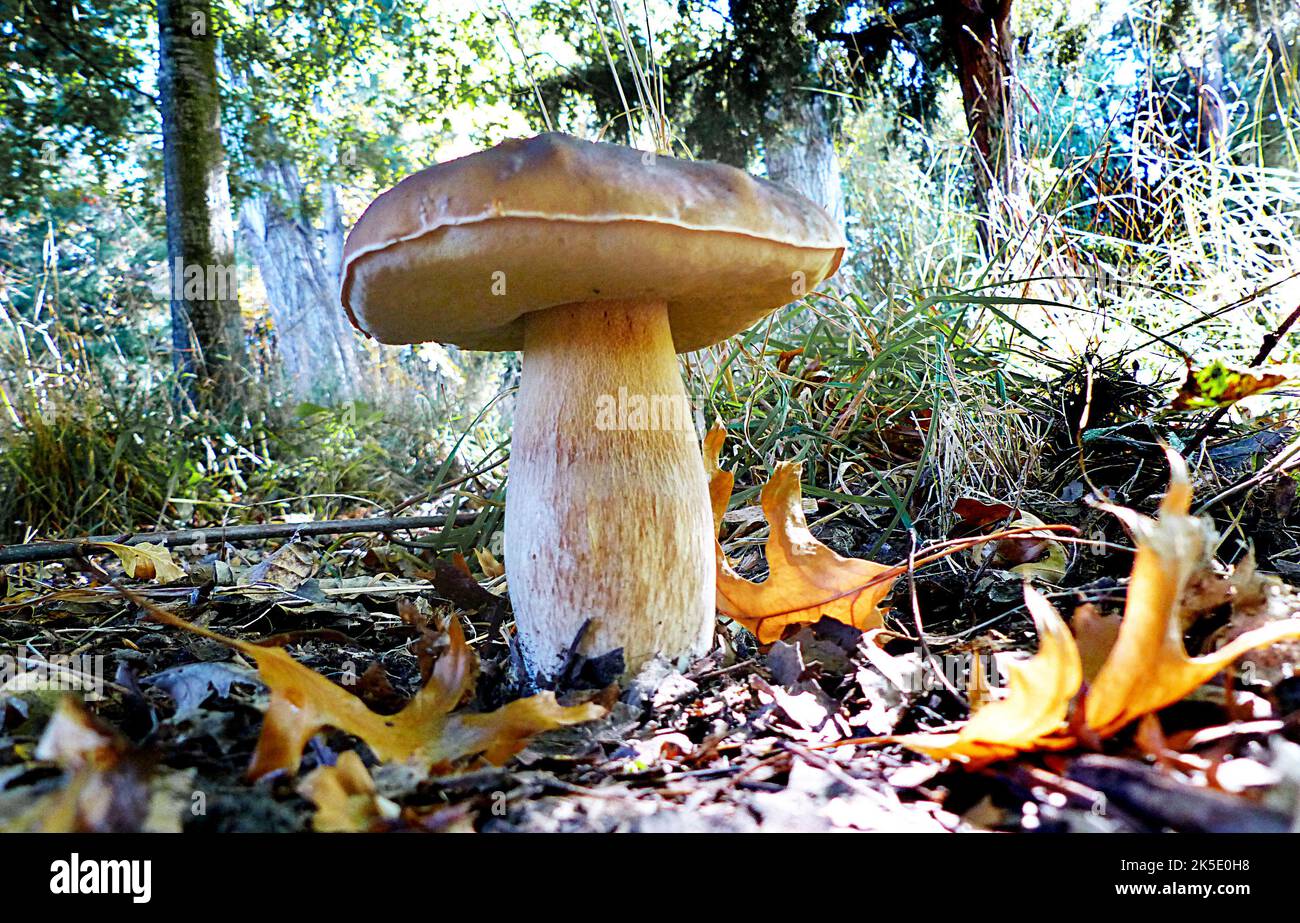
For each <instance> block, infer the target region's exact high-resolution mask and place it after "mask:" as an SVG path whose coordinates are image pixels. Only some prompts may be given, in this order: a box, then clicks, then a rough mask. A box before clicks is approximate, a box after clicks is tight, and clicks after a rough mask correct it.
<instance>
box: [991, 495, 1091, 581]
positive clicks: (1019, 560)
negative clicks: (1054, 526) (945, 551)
mask: <svg viewBox="0 0 1300 923" xmlns="http://www.w3.org/2000/svg"><path fill="white" fill-rule="evenodd" d="M995 521H996V520H995ZM1045 525H1046V523H1044V522H1043V521H1042V520H1041V519H1039V518H1038V517H1037V516H1035V515H1034V514H1033V513H1026V512H1023V511H1020V512H1019V514H1018V516H1017V518H1016V519H1014V520H1012V521H1011V522H1010V523H1009V524H1008V525H1007V528H1008V529H1033V528H1035V527H1036V526H1045ZM970 554H971V559H972V560H973V561H975V563H976V564H977V565H978V564H985V563H987V564H988V565H989V566H990V567H996V568H999V569H1002V570H1008V571H1010V572H1011V573H1013V574H1019V575H1020V576H1022V577H1026V578H1029V579H1037V580H1043V581H1045V582H1047V583H1060V582H1061V580H1062V579H1064V577H1065V572H1066V569H1067V567H1068V561H1067V559H1066V555H1065V546H1064V545H1063V544H1061V543H1060V542H1058V541H1056V540H1055V539H1054V538H1053V537H1052V533H1050V532H1046V531H1044V532H1034V531H1027V532H1025V533H1023V534H1022V535H1017V536H1015V537H1013V538H1003V539H999V540H997V541H995V542H981V543H980V544H978V545H974V546H972V547H971V550H970Z"/></svg>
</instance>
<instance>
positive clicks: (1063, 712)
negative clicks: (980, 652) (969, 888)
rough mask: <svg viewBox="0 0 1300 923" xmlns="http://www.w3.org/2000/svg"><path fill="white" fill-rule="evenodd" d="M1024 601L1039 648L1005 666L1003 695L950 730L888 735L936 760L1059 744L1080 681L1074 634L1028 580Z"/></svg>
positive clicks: (1063, 743)
mask: <svg viewBox="0 0 1300 923" xmlns="http://www.w3.org/2000/svg"><path fill="white" fill-rule="evenodd" d="M1025 605H1026V606H1027V607H1028V609H1029V614H1030V616H1032V617H1033V620H1034V626H1035V627H1036V628H1037V629H1038V653H1036V654H1035V655H1034V656H1033V657H1031V658H1030V659H1029V660H1026V661H1023V662H1020V663H1009V664H1007V666H1006V673H1007V694H1006V696H1005V697H1004V698H1002V699H999V700H996V701H993V702H989V703H988V704H987V705H985V706H984V707H983V708H981V709H979V710H978V711H976V712H975V714H973V715H972V716H971V718H970V720H969V721H967V722H966V723H965V724H964V725H962V727H961V730H959V731H956V732H952V733H922V734H906V735H903V736H901V737H893V738H890V740H892V741H894V742H896V743H901V744H903V745H904V746H905V747H907V748H909V749H911V750H917V751H919V752H921V753H925V754H927V755H929V756H931V757H934V758H935V759H954V760H958V761H961V762H966V761H970V762H976V763H981V762H989V761H991V760H996V759H1001V758H1004V757H1008V756H1012V755H1014V754H1015V753H1018V752H1019V751H1021V750H1036V749H1061V748H1063V747H1068V746H1070V745H1072V744H1073V740H1072V739H1071V738H1070V737H1069V736H1068V735H1067V734H1066V733H1065V732H1066V728H1067V720H1068V717H1069V711H1070V702H1071V701H1072V700H1073V699H1074V696H1075V694H1076V693H1077V692H1078V691H1079V685H1080V683H1081V682H1082V681H1083V669H1082V665H1081V663H1080V661H1079V649H1078V648H1077V647H1076V646H1075V643H1074V636H1073V635H1072V634H1070V629H1069V628H1068V627H1066V624H1065V622H1064V621H1062V620H1061V617H1060V615H1058V614H1057V612H1056V610H1055V609H1054V608H1052V604H1051V603H1049V602H1048V601H1047V598H1046V597H1045V596H1043V595H1042V594H1041V593H1039V592H1038V591H1037V590H1035V589H1034V588H1033V587H1032V586H1029V585H1028V584H1026V585H1025Z"/></svg>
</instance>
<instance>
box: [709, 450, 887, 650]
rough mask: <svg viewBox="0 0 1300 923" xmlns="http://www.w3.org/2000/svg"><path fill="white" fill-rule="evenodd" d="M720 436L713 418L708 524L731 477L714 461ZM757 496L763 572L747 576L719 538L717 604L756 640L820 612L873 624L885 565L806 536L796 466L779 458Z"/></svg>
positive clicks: (878, 620)
mask: <svg viewBox="0 0 1300 923" xmlns="http://www.w3.org/2000/svg"><path fill="white" fill-rule="evenodd" d="M724 438H725V433H724V432H723V430H722V429H721V426H720V425H715V426H714V428H713V430H712V431H710V433H709V434H708V436H706V437H705V440H704V461H705V470H706V471H707V472H708V474H709V495H710V499H711V501H712V503H713V519H714V523H715V525H720V524H721V521H722V515H723V513H725V512H726V504H727V498H728V497H729V496H730V493H731V487H732V482H733V480H734V479H733V477H732V475H731V474H730V473H729V472H726V471H722V470H721V469H720V468H719V467H718V453H719V452H720V451H721V449H722V442H723V439H724ZM762 502H763V515H764V517H765V518H766V519H767V522H768V525H769V526H770V531H769V533H768V539H767V545H766V553H767V566H768V576H767V579H766V580H764V581H762V582H761V583H754V582H752V581H750V580H746V579H745V578H743V577H741V576H740V575H739V574H737V573H736V572H735V571H734V570H732V568H731V565H730V564H729V563H728V562H727V558H726V555H725V554H723V552H722V546H721V545H718V546H717V558H718V611H719V612H720V613H722V614H723V615H725V616H727V617H728V618H731V619H735V620H736V621H737V622H739V623H740V624H741V625H744V626H745V627H746V628H748V629H749V630H750V631H752V632H753V633H754V635H755V636H756V637H757V638H758V640H759V643H760V644H770V643H772V642H773V641H779V640H780V639H781V636H782V635H783V634H784V632H785V629H786V628H787V627H788V626H790V625H799V624H810V623H813V622H816V621H818V620H819V619H821V618H823V617H826V618H832V619H835V620H836V621H839V622H843V623H844V624H846V625H852V626H854V627H855V628H859V629H862V630H863V631H866V630H868V629H872V628H879V627H880V626H881V625H882V624H883V617H884V613H883V612H882V611H881V609H880V602H881V601H882V600H883V599H884V598H885V597H886V596H887V595H889V591H890V588H891V587H892V586H893V583H894V581H893V578H892V577H891V578H888V579H879V578H881V575H882V574H884V573H885V572H887V571H889V570H891V568H888V567H886V566H885V565H883V564H876V563H875V562H873V561H863V560H860V559H857V558H845V557H842V556H841V555H838V554H836V553H835V552H834V551H832V550H831V549H830V548H828V547H826V546H825V545H823V544H822V543H821V542H819V541H818V540H817V539H816V538H814V537H813V534H812V532H810V531H809V529H808V522H807V520H806V519H805V518H804V514H803V499H802V495H801V492H800V488H799V466H797V465H792V464H789V463H783V464H780V465H778V466H777V468H776V470H775V471H774V472H772V478H771V480H769V481H768V482H767V484H765V485H764V486H763V492H762Z"/></svg>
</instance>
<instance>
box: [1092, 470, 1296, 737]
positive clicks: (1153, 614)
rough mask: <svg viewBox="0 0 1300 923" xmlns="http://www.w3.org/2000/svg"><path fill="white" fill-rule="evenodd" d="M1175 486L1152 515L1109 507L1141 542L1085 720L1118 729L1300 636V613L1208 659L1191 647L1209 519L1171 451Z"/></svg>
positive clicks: (1104, 730) (1103, 729)
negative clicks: (1191, 593)
mask: <svg viewBox="0 0 1300 923" xmlns="http://www.w3.org/2000/svg"><path fill="white" fill-rule="evenodd" d="M1166 454H1167V455H1168V457H1169V465H1170V469H1171V471H1172V475H1171V478H1170V484H1169V490H1168V492H1167V493H1166V494H1165V497H1164V500H1163V501H1162V502H1161V504H1160V516H1159V518H1157V519H1152V518H1150V517H1147V516H1143V515H1141V514H1140V513H1137V512H1135V511H1134V510H1131V509H1127V508H1125V507H1117V506H1104V507H1102V508H1103V509H1106V510H1107V511H1109V512H1111V513H1113V514H1114V515H1115V516H1117V517H1119V519H1120V521H1121V522H1123V523H1124V525H1125V526H1126V527H1127V528H1128V530H1129V531H1130V532H1131V533H1132V534H1133V538H1134V539H1135V540H1136V542H1137V554H1136V556H1135V557H1134V561H1133V573H1132V576H1131V577H1130V579H1129V587H1128V596H1127V599H1126V602H1125V605H1124V620H1123V621H1122V622H1121V623H1120V628H1119V635H1118V637H1117V638H1116V640H1115V647H1114V649H1113V650H1112V651H1111V653H1110V656H1109V657H1107V658H1106V662H1105V664H1104V665H1103V666H1102V668H1101V670H1100V671H1099V672H1098V673H1097V678H1096V680H1095V681H1094V682H1093V683H1092V685H1091V686H1090V687H1089V689H1088V701H1087V705H1086V714H1085V720H1086V723H1087V726H1088V727H1089V728H1092V729H1093V730H1095V731H1096V732H1097V733H1099V734H1101V735H1103V736H1104V735H1107V734H1113V733H1114V732H1116V731H1118V730H1119V729H1120V728H1122V727H1124V726H1125V725H1126V724H1128V723H1129V722H1131V721H1133V720H1134V719H1136V718H1139V717H1141V716H1142V715H1144V714H1146V713H1147V712H1152V711H1156V710H1157V709H1161V708H1164V707H1165V706H1166V705H1170V704H1172V703H1174V702H1177V701H1178V700H1180V699H1182V698H1183V697H1185V696H1186V695H1187V694H1188V693H1190V692H1192V690H1194V689H1196V688H1197V687H1198V686H1200V685H1202V684H1203V683H1205V682H1207V681H1208V680H1210V679H1211V678H1212V677H1213V676H1214V675H1215V674H1216V673H1219V672H1220V671H1222V670H1224V669H1225V668H1227V667H1228V666H1229V665H1230V664H1232V662H1233V661H1235V660H1236V659H1237V658H1238V657H1240V656H1241V655H1242V654H1245V653H1247V652H1248V651H1252V650H1254V649H1255V648H1257V647H1265V646H1267V645H1269V644H1272V643H1274V642H1275V641H1280V640H1282V639H1284V638H1296V637H1300V619H1283V620H1279V621H1276V622H1273V623H1271V624H1268V625H1265V626H1263V627H1261V628H1256V629H1254V630H1253V631H1248V632H1245V633H1243V634H1241V635H1239V636H1237V637H1236V638H1234V639H1233V640H1232V641H1231V642H1230V643H1228V644H1225V645H1224V646H1223V647H1221V648H1219V649H1218V650H1216V651H1213V652H1212V653H1209V654H1206V655H1204V656H1202V657H1189V656H1188V655H1187V650H1186V648H1185V647H1184V646H1183V635H1182V619H1181V615H1182V612H1181V603H1182V597H1183V591H1184V590H1185V589H1186V587H1187V584H1188V582H1189V581H1190V580H1191V578H1192V577H1193V576H1194V575H1195V574H1196V573H1197V571H1198V570H1200V569H1201V568H1202V567H1203V566H1204V565H1205V562H1206V557H1207V554H1208V552H1207V549H1208V548H1210V547H1213V545H1212V544H1211V543H1210V542H1209V541H1208V540H1207V539H1208V536H1207V528H1208V525H1207V523H1206V522H1205V521H1203V520H1201V519H1200V518H1198V517H1195V516H1192V515H1190V514H1189V510H1190V509H1191V502H1192V485H1191V482H1190V481H1189V480H1188V477H1187V465H1186V463H1185V462H1184V461H1183V459H1182V457H1181V456H1179V455H1178V454H1176V453H1174V452H1172V451H1169V452H1167V453H1166Z"/></svg>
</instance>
